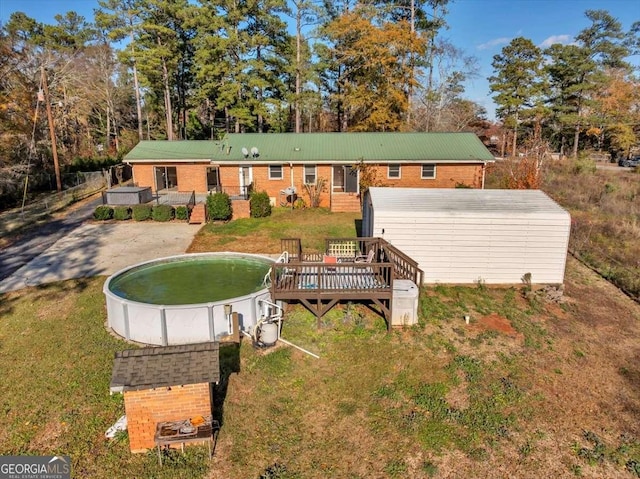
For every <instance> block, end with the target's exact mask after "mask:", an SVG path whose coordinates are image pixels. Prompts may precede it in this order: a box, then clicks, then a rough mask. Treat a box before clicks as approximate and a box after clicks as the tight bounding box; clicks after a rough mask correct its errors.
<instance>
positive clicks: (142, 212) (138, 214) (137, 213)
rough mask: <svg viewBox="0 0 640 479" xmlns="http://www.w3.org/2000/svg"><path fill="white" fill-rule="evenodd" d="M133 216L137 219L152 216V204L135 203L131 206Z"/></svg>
mask: <svg viewBox="0 0 640 479" xmlns="http://www.w3.org/2000/svg"><path fill="white" fill-rule="evenodd" d="M131 217H132V218H133V219H134V220H135V221H146V220H148V219H150V218H151V206H149V205H133V207H132V208H131Z"/></svg>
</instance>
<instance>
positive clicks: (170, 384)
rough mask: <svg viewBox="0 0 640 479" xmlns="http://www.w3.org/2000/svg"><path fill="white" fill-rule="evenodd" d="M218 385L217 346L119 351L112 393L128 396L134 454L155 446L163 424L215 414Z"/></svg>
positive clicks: (131, 446) (115, 361) (130, 444)
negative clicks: (213, 395) (158, 426)
mask: <svg viewBox="0 0 640 479" xmlns="http://www.w3.org/2000/svg"><path fill="white" fill-rule="evenodd" d="M219 381H220V363H219V343H217V342H208V343H199V344H188V345H182V346H166V347H153V348H140V349H129V350H126V351H121V352H117V353H116V355H115V360H114V364H113V374H112V378H111V386H110V390H111V392H112V393H123V394H124V407H125V413H126V415H127V428H128V431H129V446H130V449H131V452H144V451H146V450H147V449H150V448H153V447H154V445H155V443H154V434H155V430H156V424H157V423H158V422H163V421H179V420H183V419H189V418H192V417H194V416H210V415H211V414H212V412H213V408H212V387H213V384H215V383H218V382H219Z"/></svg>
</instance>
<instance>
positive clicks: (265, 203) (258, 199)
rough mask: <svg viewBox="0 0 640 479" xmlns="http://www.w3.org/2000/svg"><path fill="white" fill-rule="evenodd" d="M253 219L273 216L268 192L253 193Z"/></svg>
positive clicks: (251, 204) (251, 202) (251, 208)
mask: <svg viewBox="0 0 640 479" xmlns="http://www.w3.org/2000/svg"><path fill="white" fill-rule="evenodd" d="M249 207H250V210H251V217H252V218H265V217H267V216H271V201H270V200H269V195H268V194H267V192H266V191H262V192H259V193H257V192H256V193H252V194H251V199H250V200H249Z"/></svg>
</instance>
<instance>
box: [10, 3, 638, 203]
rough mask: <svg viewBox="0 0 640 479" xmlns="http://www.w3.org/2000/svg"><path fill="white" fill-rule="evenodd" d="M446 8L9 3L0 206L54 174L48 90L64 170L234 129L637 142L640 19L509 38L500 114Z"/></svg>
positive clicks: (538, 143)
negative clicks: (81, 7)
mask: <svg viewBox="0 0 640 479" xmlns="http://www.w3.org/2000/svg"><path fill="white" fill-rule="evenodd" d="M447 4H448V0H368V1H359V2H356V1H352V0H341V1H330V0H325V1H312V0H290V1H288V2H287V1H286V0H199V1H198V2H197V3H191V2H189V1H188V0H98V5H99V8H97V9H96V10H95V15H94V18H93V19H86V18H84V17H82V16H80V15H78V14H77V13H75V12H73V11H70V12H67V13H65V14H60V15H58V16H56V23H55V24H52V25H48V24H43V23H39V22H37V21H35V20H34V19H32V18H30V17H29V16H27V15H26V14H24V13H20V12H16V13H13V14H12V15H11V17H10V18H9V20H8V22H7V23H6V24H5V25H3V26H2V29H1V31H0V207H3V206H6V205H9V204H12V202H13V203H14V202H15V201H16V199H17V198H19V197H21V194H22V187H23V184H24V177H25V175H26V174H27V172H30V174H31V175H33V176H34V177H33V178H32V180H30V181H31V182H32V186H33V188H34V189H37V188H38V184H39V183H40V186H41V187H45V186H46V183H47V181H48V182H49V184H50V183H51V182H50V180H44V179H42V180H38V179H37V177H38V175H34V174H35V173H46V174H50V173H51V172H52V171H53V163H52V144H51V136H50V132H49V124H48V122H47V117H46V114H45V112H46V109H45V95H44V93H45V91H44V87H45V86H48V89H47V90H48V96H47V98H46V102H47V103H48V104H49V106H50V107H51V116H52V119H53V125H54V131H55V136H56V139H57V152H58V155H59V158H60V164H61V168H62V169H63V171H70V170H72V169H74V168H75V169H78V168H85V169H90V168H94V167H95V166H96V165H98V166H100V165H105V164H109V163H113V162H116V161H118V159H119V158H121V157H122V155H123V154H124V153H126V152H127V151H128V150H129V149H131V148H132V147H133V146H134V145H135V144H136V143H137V142H138V141H139V140H142V139H169V140H179V139H217V138H220V137H221V136H222V135H223V134H224V133H225V132H265V133H266V132H289V131H291V132H308V131H473V132H475V133H477V134H478V135H479V136H480V137H481V138H482V139H483V140H484V141H485V142H486V144H487V145H489V146H490V147H491V148H493V150H494V152H495V153H496V154H498V155H504V154H506V153H509V154H512V155H516V154H525V155H526V156H534V157H537V158H538V157H542V156H543V155H544V154H546V153H548V152H550V151H561V152H563V153H565V154H570V155H573V156H576V155H577V154H578V152H579V150H582V149H587V148H592V149H597V150H602V151H607V152H609V153H611V154H612V155H613V156H614V157H615V156H619V155H623V156H624V155H626V156H628V155H630V154H632V152H633V151H634V150H633V147H634V146H635V145H637V143H638V138H639V133H640V125H639V123H640V120H639V117H640V89H639V88H638V78H637V76H636V75H635V74H636V73H637V72H636V71H634V67H633V65H632V64H631V63H629V58H630V57H632V56H633V55H637V54H639V53H640V37H639V31H640V22H636V23H634V24H633V25H632V27H631V28H630V30H629V31H623V30H622V27H621V24H620V22H619V21H618V20H617V19H615V18H613V17H612V16H611V15H610V14H609V13H607V12H606V11H601V10H598V11H587V12H586V13H585V14H586V16H587V18H588V20H589V21H590V22H591V24H590V25H589V26H588V27H587V28H585V29H584V30H582V31H581V32H580V33H579V34H578V35H577V36H576V37H575V39H574V42H573V43H571V44H569V45H563V44H556V45H553V46H551V47H550V48H548V49H544V50H543V49H540V48H539V47H537V46H536V45H534V44H533V42H532V41H531V40H529V39H526V38H516V39H514V40H513V41H511V43H510V44H509V45H507V46H505V47H504V48H503V49H502V52H501V53H500V54H499V55H496V56H495V57H494V62H493V67H494V73H493V75H492V76H491V78H490V79H489V80H490V82H491V89H492V92H493V94H494V100H495V102H496V105H497V117H498V121H497V122H490V121H488V120H487V118H486V112H485V111H484V109H483V108H482V107H481V106H479V105H478V104H476V103H474V102H472V101H470V100H468V99H466V98H465V92H464V86H463V85H464V82H465V80H467V79H469V78H473V76H475V75H477V71H478V68H477V64H476V61H475V59H474V58H473V57H472V56H470V55H468V54H467V53H465V51H464V50H462V49H460V48H458V47H456V46H454V45H452V44H450V43H449V42H447V41H446V40H444V39H443V38H442V36H441V33H442V31H443V29H444V28H445V27H446V26H447V24H446V18H447ZM576 15H582V13H580V12H576ZM45 82H46V84H45ZM45 176H46V175H44V176H43V178H44V177H45ZM47 178H48V177H47Z"/></svg>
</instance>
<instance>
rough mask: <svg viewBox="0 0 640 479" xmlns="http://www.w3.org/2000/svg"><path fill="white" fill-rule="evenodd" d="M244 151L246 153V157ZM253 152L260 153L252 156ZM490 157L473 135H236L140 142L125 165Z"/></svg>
mask: <svg viewBox="0 0 640 479" xmlns="http://www.w3.org/2000/svg"><path fill="white" fill-rule="evenodd" d="M243 148H244V149H246V151H248V152H249V154H248V155H247V156H246V157H245V155H244V154H243V151H242V150H243ZM252 148H257V150H258V155H257V156H255V157H254V156H253V155H252V154H251V150H252ZM493 159H494V158H493V155H491V153H490V152H489V150H487V148H486V147H485V146H484V145H483V144H482V142H481V141H480V139H479V138H478V137H477V136H476V135H475V134H473V133H397V132H387V133H299V134H296V133H262V134H260V133H237V134H228V135H226V136H225V137H224V138H223V139H222V140H220V141H217V142H216V141H141V142H140V143H138V145H136V147H135V148H134V149H133V150H131V152H129V154H127V155H126V156H125V160H126V161H132V162H144V161H154V160H175V161H199V160H200V161H202V160H211V161H214V162H220V163H224V162H233V163H236V162H243V161H246V160H250V161H251V162H252V163H275V162H280V163H282V162H287V163H288V162H294V163H305V162H308V163H320V162H332V163H339V162H344V163H355V162H357V161H360V160H363V161H365V162H401V161H409V162H418V161H419V162H425V161H429V162H442V163H447V162H454V163H483V162H488V161H493Z"/></svg>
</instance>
